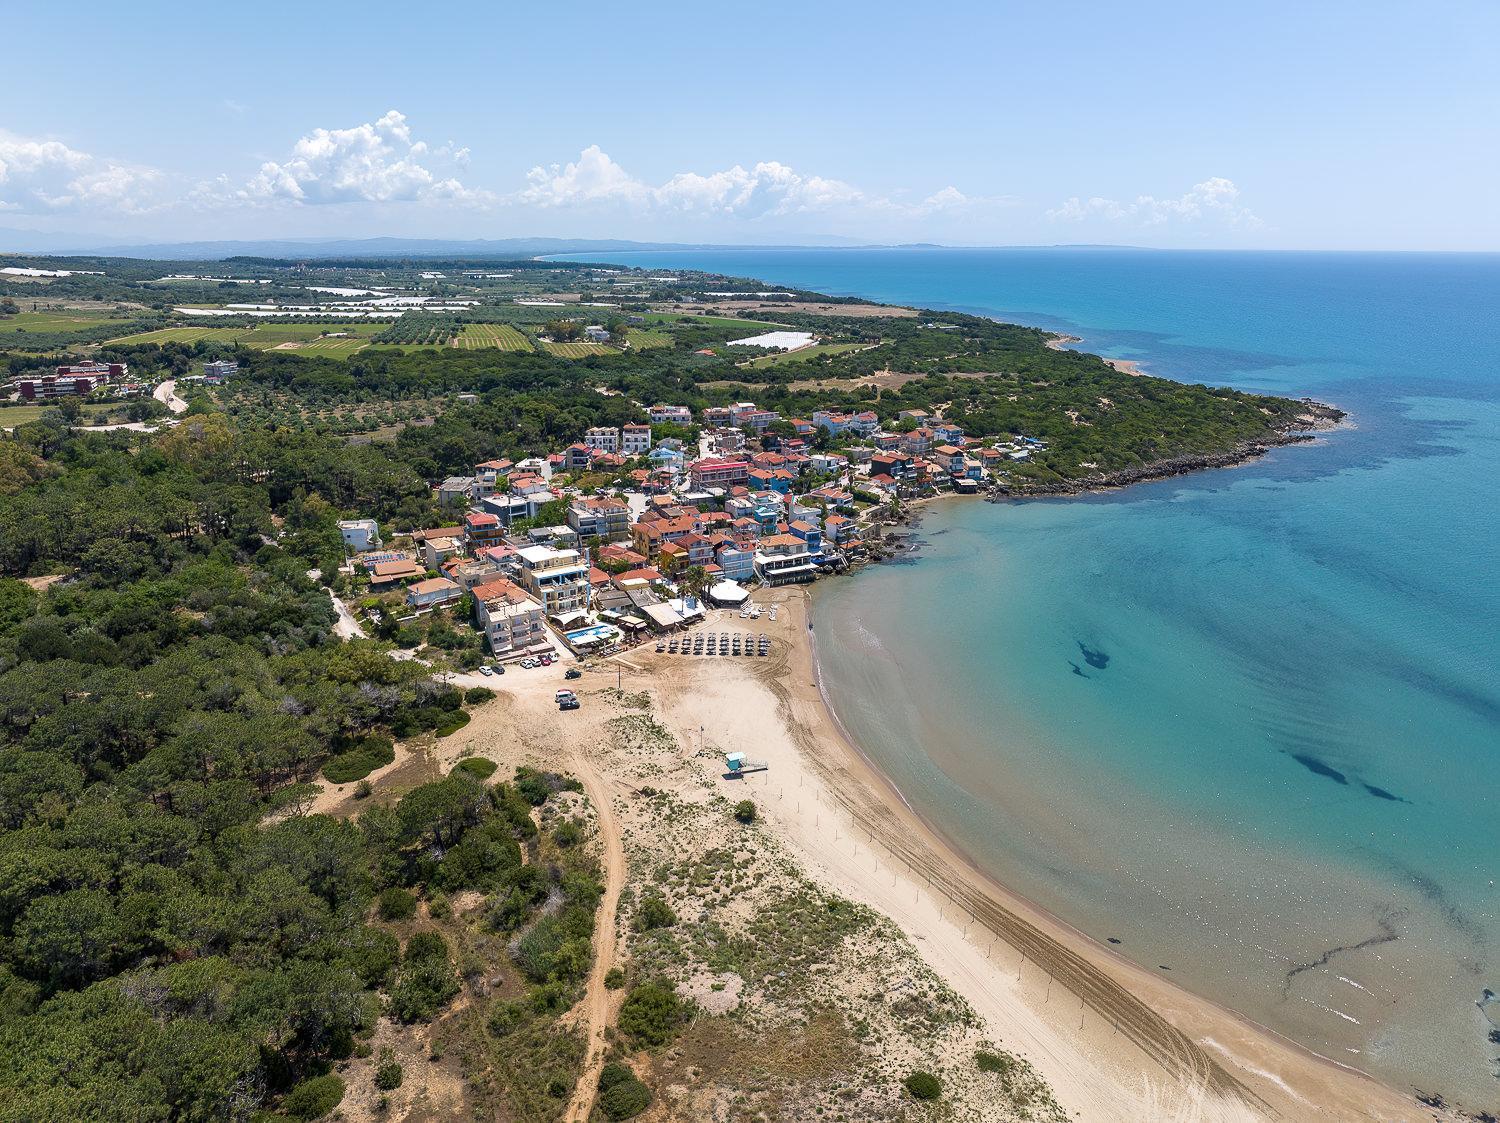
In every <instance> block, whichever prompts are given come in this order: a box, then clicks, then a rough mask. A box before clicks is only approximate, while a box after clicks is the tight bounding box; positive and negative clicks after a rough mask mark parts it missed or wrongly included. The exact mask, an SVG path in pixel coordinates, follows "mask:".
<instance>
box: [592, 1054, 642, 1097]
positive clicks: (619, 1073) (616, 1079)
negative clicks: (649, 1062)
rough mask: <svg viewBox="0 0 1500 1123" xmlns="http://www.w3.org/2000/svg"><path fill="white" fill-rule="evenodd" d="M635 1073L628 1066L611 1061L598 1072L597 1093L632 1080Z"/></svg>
mask: <svg viewBox="0 0 1500 1123" xmlns="http://www.w3.org/2000/svg"><path fill="white" fill-rule="evenodd" d="M635 1078H636V1077H635V1073H634V1072H633V1071H631V1068H630V1066H629V1065H622V1064H620V1063H619V1062H618V1061H611V1062H610V1063H609V1064H607V1065H605V1066H604V1067H603V1068H601V1069H600V1070H599V1091H601V1092H607V1091H609V1090H610V1089H611V1088H613V1087H614V1086H615V1085H616V1084H620V1083H623V1082H624V1081H626V1080H634V1079H635Z"/></svg>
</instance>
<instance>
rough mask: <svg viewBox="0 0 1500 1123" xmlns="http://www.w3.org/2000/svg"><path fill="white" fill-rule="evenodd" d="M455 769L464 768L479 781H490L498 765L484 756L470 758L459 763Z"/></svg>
mask: <svg viewBox="0 0 1500 1123" xmlns="http://www.w3.org/2000/svg"><path fill="white" fill-rule="evenodd" d="M454 767H455V768H462V769H463V770H464V771H465V772H467V773H468V774H469V775H470V776H473V777H474V778H475V779H477V780H488V779H489V778H490V777H491V776H493V775H494V774H495V767H496V765H495V762H494V761H493V760H485V758H484V757H482V756H470V757H465V758H464V759H463V760H461V761H459V762H458V763H457V764H456V765H454Z"/></svg>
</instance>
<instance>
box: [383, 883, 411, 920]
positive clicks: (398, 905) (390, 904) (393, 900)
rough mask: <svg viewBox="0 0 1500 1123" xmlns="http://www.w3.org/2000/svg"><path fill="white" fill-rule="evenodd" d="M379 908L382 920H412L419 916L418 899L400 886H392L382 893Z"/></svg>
mask: <svg viewBox="0 0 1500 1123" xmlns="http://www.w3.org/2000/svg"><path fill="white" fill-rule="evenodd" d="M378 907H379V909H380V919H381V920H410V919H411V918H412V917H413V916H415V915H416V914H417V899H416V898H415V897H414V896H412V895H411V894H410V893H408V892H407V891H406V890H405V889H402V888H401V887H400V886H399V885H392V886H391V887H390V888H389V889H384V890H382V891H381V894H380V898H379V904H378Z"/></svg>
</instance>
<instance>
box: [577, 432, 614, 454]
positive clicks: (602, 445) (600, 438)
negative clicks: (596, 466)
mask: <svg viewBox="0 0 1500 1123" xmlns="http://www.w3.org/2000/svg"><path fill="white" fill-rule="evenodd" d="M583 443H584V444H586V445H588V446H589V448H591V449H593V450H594V451H595V452H619V451H620V430H618V429H616V428H615V427H614V426H613V425H596V426H595V427H594V428H592V429H590V430H589V431H588V432H587V433H585V434H584V435H583Z"/></svg>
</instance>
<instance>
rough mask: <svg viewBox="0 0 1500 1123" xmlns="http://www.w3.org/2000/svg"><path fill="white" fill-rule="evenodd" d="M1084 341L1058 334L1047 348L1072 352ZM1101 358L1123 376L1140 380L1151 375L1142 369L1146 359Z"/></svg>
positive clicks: (1076, 337) (1078, 336) (1049, 341)
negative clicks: (1073, 347) (1076, 345)
mask: <svg viewBox="0 0 1500 1123" xmlns="http://www.w3.org/2000/svg"><path fill="white" fill-rule="evenodd" d="M1083 341H1084V339H1083V336H1081V335H1069V334H1068V333H1067V332H1056V333H1054V334H1053V336H1052V338H1051V339H1049V340H1047V346H1048V347H1050V348H1051V349H1052V350H1054V351H1070V350H1072V346H1071V345H1072V344H1074V343H1082V342H1083ZM1099 358H1100V359H1103V360H1104V362H1106V363H1108V364H1109V365H1110V366H1112V367H1114V368H1115V370H1117V371H1119V372H1120V373H1121V374H1133V375H1135V376H1136V377H1137V378H1139V377H1141V376H1142V375H1146V374H1149V373H1150V372H1149V371H1145V370H1142V369H1141V368H1142V367H1143V366H1144V365H1145V364H1146V361H1147V360H1145V359H1110V358H1106V357H1105V356H1103V355H1100V356H1099Z"/></svg>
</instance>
